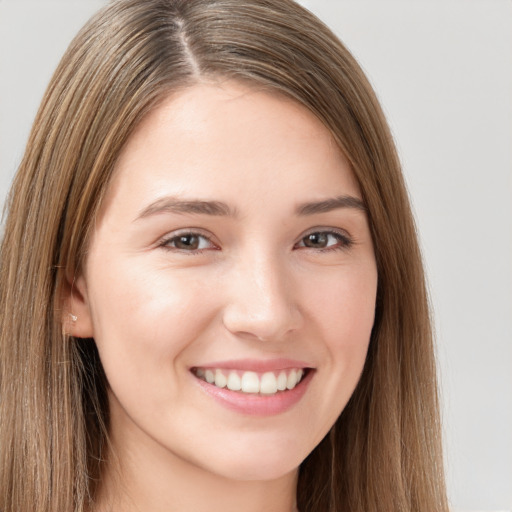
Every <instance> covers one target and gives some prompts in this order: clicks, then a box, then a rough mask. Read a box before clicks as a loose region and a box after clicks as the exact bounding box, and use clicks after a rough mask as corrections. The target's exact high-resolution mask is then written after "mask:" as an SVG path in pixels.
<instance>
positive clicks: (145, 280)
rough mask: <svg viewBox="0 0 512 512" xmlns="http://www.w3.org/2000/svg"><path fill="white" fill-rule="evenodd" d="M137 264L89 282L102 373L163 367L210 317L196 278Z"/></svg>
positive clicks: (212, 312) (123, 265)
mask: <svg viewBox="0 0 512 512" xmlns="http://www.w3.org/2000/svg"><path fill="white" fill-rule="evenodd" d="M137 263H138V262H137V260H128V261H127V262H123V263H121V264H119V265H118V266H117V267H116V268H115V269H114V268H110V269H108V268H104V270H103V271H102V272H101V273H99V274H97V275H96V276H92V277H91V279H90V284H91V290H90V291H91V294H90V295H91V296H92V297H94V302H93V303H92V304H91V309H92V312H93V323H94V332H95V340H96V343H97V345H98V349H99V351H100V354H101V355H102V360H103V362H104V366H105V370H106V371H107V368H108V367H109V366H112V369H113V371H116V369H117V368H119V367H123V368H125V371H127V370H128V368H130V367H132V369H133V370H134V371H135V372H138V373H142V372H143V371H147V370H148V369H149V365H150V364H157V365H163V364H165V363H164V362H166V364H167V365H168V364H169V359H170V358H174V357H176V356H177V355H178V354H179V353H180V352H181V351H182V350H183V349H184V348H186V347H187V345H188V344H189V343H191V341H193V340H194V339H195V338H197V336H199V334H200V332H201V331H202V330H203V329H204V326H205V325H206V324H208V322H210V321H211V320H212V318H213V317H214V316H215V308H214V304H213V303H212V300H211V297H210V296H209V295H210V294H209V293H208V291H207V290H204V287H203V286H202V281H201V279H191V278H190V276H189V275H188V273H187V272H184V271H174V270H173V269H165V268H162V269H160V270H159V271H158V272H155V270H154V268H153V269H151V270H150V269H147V268H145V266H144V265H140V264H137ZM146 364H147V365H148V367H147V368H145V366H146Z"/></svg>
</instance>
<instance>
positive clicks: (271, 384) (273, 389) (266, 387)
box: [260, 372, 277, 395]
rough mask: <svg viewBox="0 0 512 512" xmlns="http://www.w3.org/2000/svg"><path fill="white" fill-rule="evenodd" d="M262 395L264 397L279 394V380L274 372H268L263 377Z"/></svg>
mask: <svg viewBox="0 0 512 512" xmlns="http://www.w3.org/2000/svg"><path fill="white" fill-rule="evenodd" d="M260 393H262V394H264V395H273V394H275V393H277V379H276V376H275V375H274V374H273V373H272V372H267V373H264V374H263V375H262V377H261V383H260Z"/></svg>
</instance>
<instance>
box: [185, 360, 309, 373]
mask: <svg viewBox="0 0 512 512" xmlns="http://www.w3.org/2000/svg"><path fill="white" fill-rule="evenodd" d="M194 368H218V369H219V370H242V371H246V372H250V371H252V372H271V371H278V370H286V369H291V368H311V365H310V364H308V363H307V362H304V361H299V360H297V359H287V358H277V359H231V360H227V361H214V362H209V363H206V364H200V365H196V366H194Z"/></svg>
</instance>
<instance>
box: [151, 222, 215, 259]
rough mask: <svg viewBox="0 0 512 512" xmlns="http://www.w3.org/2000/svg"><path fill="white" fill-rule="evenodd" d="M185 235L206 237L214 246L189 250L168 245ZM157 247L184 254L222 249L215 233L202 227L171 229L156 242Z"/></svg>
mask: <svg viewBox="0 0 512 512" xmlns="http://www.w3.org/2000/svg"><path fill="white" fill-rule="evenodd" d="M184 235H193V236H198V237H201V238H204V239H206V240H208V242H209V244H210V245H211V246H212V247H209V248H206V249H205V248H203V249H193V250H190V251H188V250H184V249H179V248H177V247H171V246H169V245H167V244H168V243H169V242H170V241H171V240H174V239H175V238H178V237H180V236H184ZM156 247H159V248H162V249H165V250H169V251H175V252H179V253H182V254H189V255H193V254H198V253H201V252H203V251H211V250H219V249H220V247H219V244H218V243H216V242H215V241H214V237H213V235H212V234H211V233H207V232H205V231H204V230H203V229H201V228H182V229H177V230H175V231H171V232H169V233H167V234H166V235H164V236H163V237H161V238H160V239H159V240H158V241H157V242H156Z"/></svg>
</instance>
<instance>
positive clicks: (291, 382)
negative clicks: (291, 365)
mask: <svg viewBox="0 0 512 512" xmlns="http://www.w3.org/2000/svg"><path fill="white" fill-rule="evenodd" d="M296 385H297V372H296V371H295V370H292V371H291V372H290V373H289V374H288V380H287V382H286V387H287V388H288V389H293V388H294V387H295V386H296Z"/></svg>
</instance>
